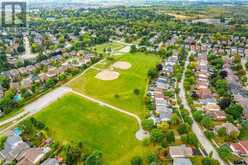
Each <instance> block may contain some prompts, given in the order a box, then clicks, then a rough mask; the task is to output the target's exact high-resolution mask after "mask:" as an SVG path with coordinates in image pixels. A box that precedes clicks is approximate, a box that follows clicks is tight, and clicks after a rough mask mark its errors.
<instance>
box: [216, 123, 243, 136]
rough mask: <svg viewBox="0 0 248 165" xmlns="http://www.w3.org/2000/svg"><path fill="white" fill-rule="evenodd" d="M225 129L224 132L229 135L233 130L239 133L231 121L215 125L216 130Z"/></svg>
mask: <svg viewBox="0 0 248 165" xmlns="http://www.w3.org/2000/svg"><path fill="white" fill-rule="evenodd" d="M221 128H225V129H226V134H227V135H231V134H232V133H233V132H237V133H238V134H239V129H238V128H237V127H235V126H234V125H233V124H232V123H223V124H222V125H218V126H216V127H215V130H216V132H217V131H218V130H219V129H221Z"/></svg>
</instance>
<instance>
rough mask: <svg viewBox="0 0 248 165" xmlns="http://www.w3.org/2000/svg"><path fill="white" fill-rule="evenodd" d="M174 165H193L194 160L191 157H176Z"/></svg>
mask: <svg viewBox="0 0 248 165" xmlns="http://www.w3.org/2000/svg"><path fill="white" fill-rule="evenodd" d="M173 165H192V162H191V160H190V159H189V158H175V159H173Z"/></svg>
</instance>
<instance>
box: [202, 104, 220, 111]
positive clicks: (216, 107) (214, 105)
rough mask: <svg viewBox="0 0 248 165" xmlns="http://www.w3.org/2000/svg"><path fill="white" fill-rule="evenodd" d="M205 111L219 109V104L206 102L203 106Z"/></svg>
mask: <svg viewBox="0 0 248 165" xmlns="http://www.w3.org/2000/svg"><path fill="white" fill-rule="evenodd" d="M203 109H204V110H205V111H220V106H219V105H217V104H207V105H205V106H203Z"/></svg>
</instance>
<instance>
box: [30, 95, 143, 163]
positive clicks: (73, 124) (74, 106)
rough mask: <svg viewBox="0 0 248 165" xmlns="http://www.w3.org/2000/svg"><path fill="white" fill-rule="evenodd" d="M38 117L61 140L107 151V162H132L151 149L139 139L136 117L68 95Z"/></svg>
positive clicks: (105, 159)
mask: <svg viewBox="0 0 248 165" xmlns="http://www.w3.org/2000/svg"><path fill="white" fill-rule="evenodd" d="M35 118H37V119H38V120H41V121H43V122H44V123H45V124H46V126H48V128H49V135H50V136H51V137H52V138H54V139H55V140H57V141H59V142H61V143H70V142H79V141H81V142H83V143H84V144H85V146H86V147H88V148H90V149H94V150H95V149H98V150H100V151H102V152H103V160H104V164H115V165H116V164H117V165H118V164H123V165H124V164H129V163H130V160H131V158H132V157H133V156H136V155H139V156H144V155H146V153H147V152H148V148H145V147H143V145H142V142H140V141H138V140H136V138H135V132H136V131H137V129H138V126H137V123H136V121H135V119H133V118H132V117H129V116H127V115H125V114H122V113H119V112H116V111H114V110H112V109H109V108H106V107H103V106H100V105H98V104H95V103H92V102H90V101H87V100H85V99H83V98H81V97H80V96H77V95H74V94H67V95H65V96H64V97H62V98H60V99H59V100H58V101H56V102H55V103H53V104H51V105H50V106H48V107H47V108H45V109H44V110H43V111H41V112H39V113H38V114H37V115H36V116H35Z"/></svg>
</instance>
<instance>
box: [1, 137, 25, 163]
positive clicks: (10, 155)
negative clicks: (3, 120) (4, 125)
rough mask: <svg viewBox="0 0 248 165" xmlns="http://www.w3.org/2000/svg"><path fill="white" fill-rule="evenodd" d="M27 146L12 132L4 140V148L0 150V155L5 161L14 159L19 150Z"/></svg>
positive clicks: (21, 150) (23, 149)
mask: <svg viewBox="0 0 248 165" xmlns="http://www.w3.org/2000/svg"><path fill="white" fill-rule="evenodd" d="M28 148H29V145H28V144H27V143H25V142H23V141H22V139H21V137H20V136H18V135H16V134H14V133H13V132H12V133H11V134H10V135H9V136H8V138H7V140H6V141H5V143H4V149H3V150H2V151H0V156H1V157H2V159H3V160H5V161H12V160H15V159H16V158H17V156H18V155H19V154H20V153H21V152H23V151H25V150H27V149H28Z"/></svg>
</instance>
